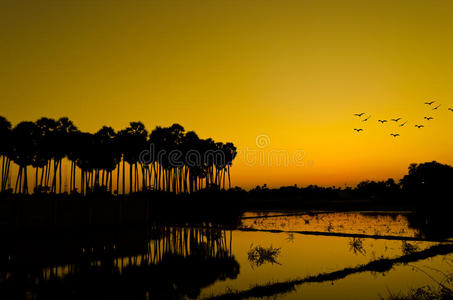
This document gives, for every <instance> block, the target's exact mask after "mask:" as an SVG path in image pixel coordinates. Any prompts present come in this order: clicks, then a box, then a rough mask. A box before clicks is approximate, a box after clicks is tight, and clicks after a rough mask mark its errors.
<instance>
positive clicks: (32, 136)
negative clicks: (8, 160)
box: [12, 122, 40, 194]
mask: <svg viewBox="0 0 453 300" xmlns="http://www.w3.org/2000/svg"><path fill="white" fill-rule="evenodd" d="M39 135H40V132H39V128H38V127H37V126H36V124H35V123H33V122H21V123H19V124H17V125H16V127H14V128H13V130H12V145H13V151H12V160H13V161H14V162H15V163H16V164H17V165H19V172H18V174H17V180H16V187H15V189H14V190H15V192H18V193H23V194H27V193H28V177H27V167H28V166H29V165H31V164H32V163H33V159H34V157H35V156H36V153H37V144H38V143H37V140H38V138H39Z"/></svg>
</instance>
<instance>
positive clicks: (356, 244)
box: [349, 238, 366, 255]
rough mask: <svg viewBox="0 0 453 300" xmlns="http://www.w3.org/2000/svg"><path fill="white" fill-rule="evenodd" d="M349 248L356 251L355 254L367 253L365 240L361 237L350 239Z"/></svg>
mask: <svg viewBox="0 0 453 300" xmlns="http://www.w3.org/2000/svg"><path fill="white" fill-rule="evenodd" d="M349 249H350V250H352V252H354V254H362V255H365V254H366V251H365V249H364V248H363V241H362V239H361V238H352V239H351V240H350V241H349Z"/></svg>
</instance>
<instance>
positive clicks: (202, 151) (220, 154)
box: [0, 116, 237, 195]
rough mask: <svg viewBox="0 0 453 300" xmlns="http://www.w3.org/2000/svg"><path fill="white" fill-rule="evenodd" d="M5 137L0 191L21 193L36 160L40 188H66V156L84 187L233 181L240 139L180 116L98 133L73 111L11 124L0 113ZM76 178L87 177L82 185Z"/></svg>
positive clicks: (186, 186) (182, 188)
mask: <svg viewBox="0 0 453 300" xmlns="http://www.w3.org/2000/svg"><path fill="white" fill-rule="evenodd" d="M0 140H1V144H0V158H1V159H2V167H1V170H2V173H1V190H0V191H1V192H10V193H12V192H14V193H19V194H28V193H29V192H30V188H29V185H28V182H29V179H28V172H27V170H28V168H29V167H32V168H34V169H35V178H34V189H33V191H34V192H35V193H62V164H63V161H64V159H65V158H66V159H67V160H68V161H69V163H70V176H69V191H70V192H73V193H81V194H82V195H86V194H89V193H92V192H97V191H102V192H108V193H113V194H120V192H121V193H122V194H126V192H127V191H128V192H129V194H132V193H135V192H141V191H147V190H156V191H165V192H174V193H191V192H195V191H198V190H200V189H204V188H209V189H226V188H227V186H228V187H231V176H230V167H231V166H232V162H233V160H234V158H235V156H236V153H237V152H236V147H235V146H234V144H233V143H221V142H215V141H214V140H212V139H211V138H208V139H201V138H199V137H198V135H197V134H196V133H195V132H194V131H188V132H185V130H184V127H182V126H181V125H179V124H173V125H172V126H170V127H160V126H158V127H156V128H155V129H154V130H153V131H151V133H149V134H148V131H147V130H146V129H145V126H144V125H143V123H141V122H130V124H129V126H128V127H127V128H125V129H123V130H120V131H117V132H116V131H115V130H114V129H113V128H112V127H107V126H103V127H102V128H101V129H100V130H99V131H97V132H96V133H94V134H92V133H88V132H82V131H80V130H78V129H77V127H76V126H75V125H74V123H73V122H72V121H71V120H69V119H68V118H66V117H64V118H60V119H58V120H55V119H51V118H45V117H43V118H40V119H39V120H37V121H36V122H29V121H24V122H20V123H19V124H17V125H16V126H15V127H12V126H11V123H10V122H9V121H8V120H7V119H6V118H4V117H1V116H0ZM147 149H148V152H150V151H149V149H151V150H152V151H153V152H154V153H151V154H152V155H148V156H147V159H146V160H144V159H142V158H143V157H142V156H143V155H142V154H143V153H144V151H146V150H147ZM148 154H150V153H148ZM155 154H157V155H155ZM11 163H14V164H16V165H17V166H18V174H17V178H16V181H15V185H14V189H12V187H11V186H9V185H10V174H11ZM127 170H128V172H127ZM77 171H79V172H80V176H79V177H77ZM114 172H116V185H114V179H113V177H114V176H113V175H114ZM126 173H129V178H128V180H127V181H126ZM76 180H79V181H80V183H79V186H80V191H79V190H78V189H77V183H76ZM114 186H115V187H116V189H114Z"/></svg>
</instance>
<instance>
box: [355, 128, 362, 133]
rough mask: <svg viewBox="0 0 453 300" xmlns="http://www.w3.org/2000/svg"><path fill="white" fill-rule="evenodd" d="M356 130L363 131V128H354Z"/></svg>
mask: <svg viewBox="0 0 453 300" xmlns="http://www.w3.org/2000/svg"><path fill="white" fill-rule="evenodd" d="M354 130H355V131H357V132H360V131H363V129H362V128H354Z"/></svg>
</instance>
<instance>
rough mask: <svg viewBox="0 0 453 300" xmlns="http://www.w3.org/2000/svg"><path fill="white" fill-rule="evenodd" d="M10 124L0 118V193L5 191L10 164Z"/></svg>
mask: <svg viewBox="0 0 453 300" xmlns="http://www.w3.org/2000/svg"><path fill="white" fill-rule="evenodd" d="M10 157H11V123H10V122H9V121H8V120H7V119H6V118H4V117H2V116H0V158H1V159H2V176H1V186H0V192H4V191H5V189H6V183H7V179H8V176H9V169H10V164H11V158H10Z"/></svg>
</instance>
